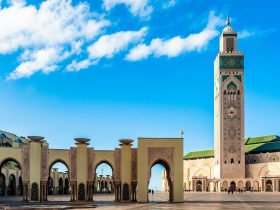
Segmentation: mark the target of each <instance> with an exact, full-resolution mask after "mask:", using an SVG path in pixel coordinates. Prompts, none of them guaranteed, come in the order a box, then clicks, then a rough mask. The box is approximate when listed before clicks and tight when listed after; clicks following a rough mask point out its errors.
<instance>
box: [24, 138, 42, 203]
mask: <svg viewBox="0 0 280 210" xmlns="http://www.w3.org/2000/svg"><path fill="white" fill-rule="evenodd" d="M28 138H29V139H30V140H31V141H30V142H29V147H30V151H29V156H30V159H29V161H30V182H29V190H30V195H31V197H30V200H31V201H34V202H39V201H40V181H41V147H42V143H43V139H44V137H41V136H28Z"/></svg>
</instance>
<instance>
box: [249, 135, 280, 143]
mask: <svg viewBox="0 0 280 210" xmlns="http://www.w3.org/2000/svg"><path fill="white" fill-rule="evenodd" d="M275 141H280V137H279V136H276V135H273V136H261V137H255V138H248V139H247V140H246V143H245V145H248V144H259V143H268V142H275Z"/></svg>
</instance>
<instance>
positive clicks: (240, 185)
mask: <svg viewBox="0 0 280 210" xmlns="http://www.w3.org/2000/svg"><path fill="white" fill-rule="evenodd" d="M237 189H238V190H243V189H244V185H243V181H239V182H238V183H237Z"/></svg>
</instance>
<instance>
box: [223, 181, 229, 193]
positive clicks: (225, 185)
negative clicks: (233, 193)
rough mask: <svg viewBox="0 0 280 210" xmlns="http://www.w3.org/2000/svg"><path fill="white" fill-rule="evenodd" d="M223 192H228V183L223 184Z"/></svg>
mask: <svg viewBox="0 0 280 210" xmlns="http://www.w3.org/2000/svg"><path fill="white" fill-rule="evenodd" d="M222 190H223V191H227V190H228V182H227V181H224V182H223V189H222Z"/></svg>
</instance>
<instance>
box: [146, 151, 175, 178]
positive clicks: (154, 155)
mask: <svg viewBox="0 0 280 210" xmlns="http://www.w3.org/2000/svg"><path fill="white" fill-rule="evenodd" d="M173 153H174V149H173V148H166V147H153V148H148V166H149V168H148V174H150V168H151V167H152V164H154V163H155V161H158V160H163V161H165V162H166V163H167V164H168V165H169V167H170V168H169V170H170V178H171V180H172V181H173V177H174V172H173V165H174V160H173Z"/></svg>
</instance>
